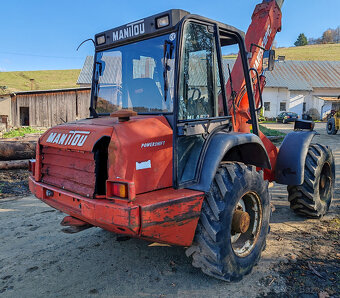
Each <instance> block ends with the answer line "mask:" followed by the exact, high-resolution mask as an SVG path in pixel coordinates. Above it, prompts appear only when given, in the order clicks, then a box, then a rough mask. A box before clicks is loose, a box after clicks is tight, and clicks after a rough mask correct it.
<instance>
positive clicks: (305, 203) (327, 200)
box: [287, 144, 335, 218]
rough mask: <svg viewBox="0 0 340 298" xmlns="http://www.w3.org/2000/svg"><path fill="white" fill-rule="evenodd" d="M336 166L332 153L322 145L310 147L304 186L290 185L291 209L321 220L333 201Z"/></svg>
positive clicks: (289, 198)
mask: <svg viewBox="0 0 340 298" xmlns="http://www.w3.org/2000/svg"><path fill="white" fill-rule="evenodd" d="M334 183H335V164H334V157H333V154H332V151H331V150H330V149H329V148H328V147H326V146H323V145H321V144H312V145H310V146H309V149H308V153H307V157H306V162H305V177H304V182H303V184H302V185H289V186H288V187H287V189H288V200H289V202H290V208H291V209H293V210H294V212H296V213H297V214H299V215H303V216H307V217H312V218H319V217H321V216H323V215H325V214H326V212H327V211H328V209H329V206H330V204H331V202H332V199H333V193H334Z"/></svg>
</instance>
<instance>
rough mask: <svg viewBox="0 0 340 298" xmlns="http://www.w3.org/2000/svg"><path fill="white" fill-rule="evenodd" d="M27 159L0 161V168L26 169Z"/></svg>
mask: <svg viewBox="0 0 340 298" xmlns="http://www.w3.org/2000/svg"><path fill="white" fill-rule="evenodd" d="M28 161H29V159H22V160H7V161H0V170H14V169H28Z"/></svg>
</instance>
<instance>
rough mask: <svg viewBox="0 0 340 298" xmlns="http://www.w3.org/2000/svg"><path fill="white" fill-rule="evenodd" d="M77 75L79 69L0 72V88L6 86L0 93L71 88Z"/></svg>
mask: <svg viewBox="0 0 340 298" xmlns="http://www.w3.org/2000/svg"><path fill="white" fill-rule="evenodd" d="M79 73H80V69H67V70H39V71H12V72H0V86H7V89H6V90H4V91H0V92H1V93H10V92H17V91H28V90H50V89H63V88H73V87H77V84H76V83H77V79H78V76H79ZM30 79H34V81H33V82H31V80H30ZM78 87H79V86H78Z"/></svg>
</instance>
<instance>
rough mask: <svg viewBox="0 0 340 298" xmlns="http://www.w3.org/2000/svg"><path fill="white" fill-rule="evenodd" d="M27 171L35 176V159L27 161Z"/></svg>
mask: <svg viewBox="0 0 340 298" xmlns="http://www.w3.org/2000/svg"><path fill="white" fill-rule="evenodd" d="M28 171H29V172H31V173H32V176H34V175H35V159H30V160H29V161H28Z"/></svg>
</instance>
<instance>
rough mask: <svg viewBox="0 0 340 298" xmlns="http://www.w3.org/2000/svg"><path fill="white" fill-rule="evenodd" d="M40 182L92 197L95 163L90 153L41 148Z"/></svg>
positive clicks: (94, 181)
mask: <svg viewBox="0 0 340 298" xmlns="http://www.w3.org/2000/svg"><path fill="white" fill-rule="evenodd" d="M41 173H42V182H44V183H46V184H50V185H53V186H56V187H59V188H62V189H65V190H68V191H71V192H74V193H76V194H80V195H82V196H86V197H93V195H94V191H95V183H96V177H95V161H94V155H93V153H92V152H78V151H70V150H63V149H57V148H53V147H45V146H44V147H43V148H42V169H41Z"/></svg>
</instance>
